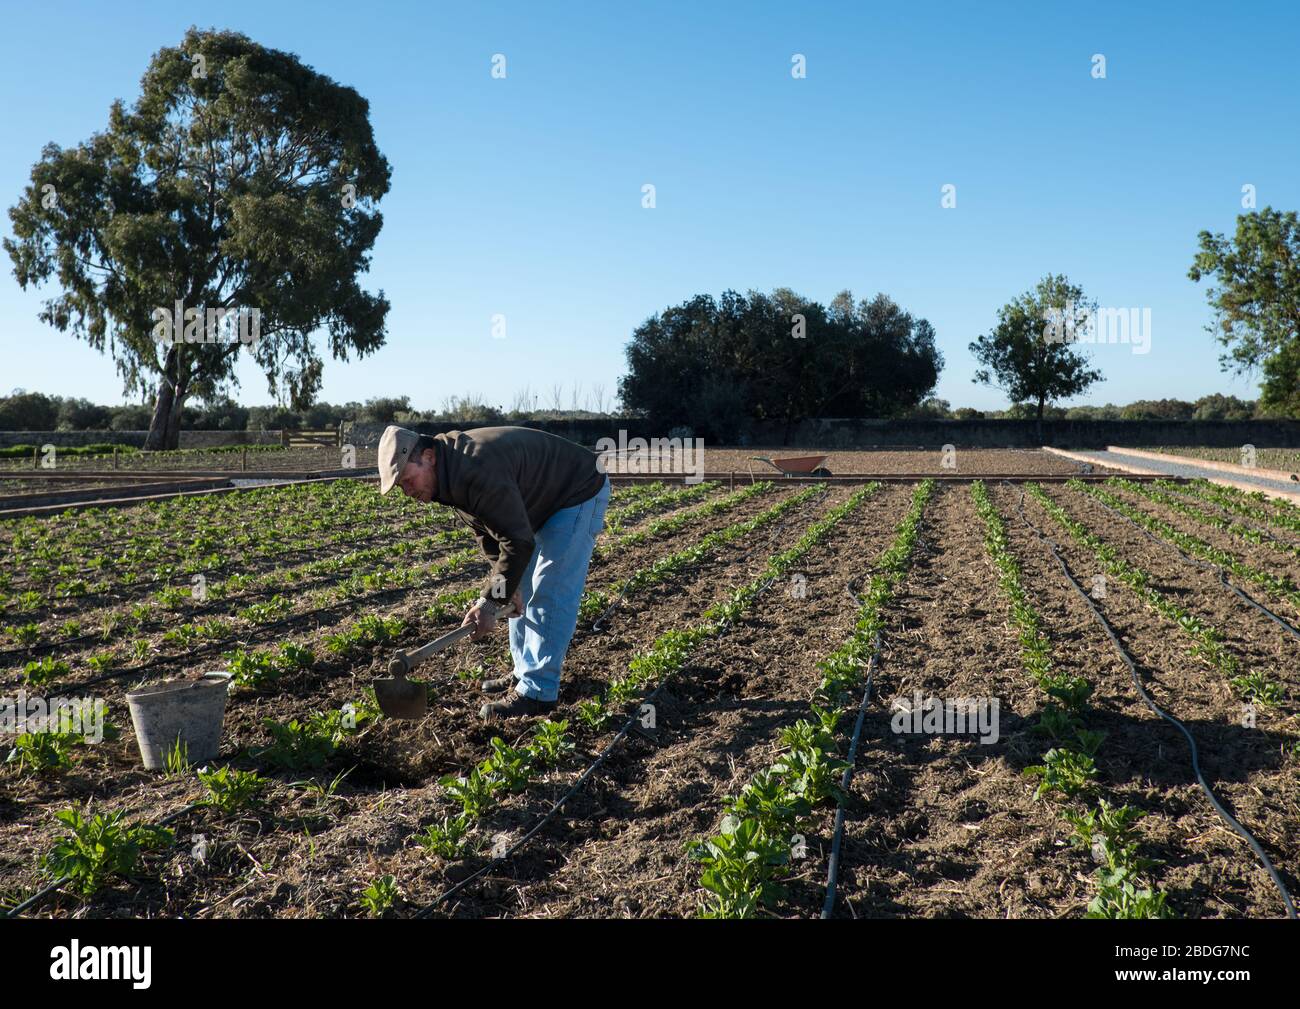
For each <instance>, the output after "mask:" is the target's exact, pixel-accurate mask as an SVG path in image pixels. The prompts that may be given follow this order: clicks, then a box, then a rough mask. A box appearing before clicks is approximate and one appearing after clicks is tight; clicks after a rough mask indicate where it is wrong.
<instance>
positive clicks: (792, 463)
mask: <svg viewBox="0 0 1300 1009" xmlns="http://www.w3.org/2000/svg"><path fill="white" fill-rule="evenodd" d="M749 458H750V459H752V460H754V461H755V462H765V463H767V464H768V465H769V466H771V467H772V468H773V469H774V470H776V471H777V472H778V473H780V474H781V475H782V476H830V475H831V471H830V470H828V469H827V468H826V467H825V465H823V464H824V463H825V462H826V460H827V459H829V458H830V455H829V454H827V455H795V456H787V457H785V458H784V459H769V458H768V457H767V456H765V455H751V456H750V457H749ZM749 476H750V478H751V479H753V476H754V467H753V466H751V467H750V468H749Z"/></svg>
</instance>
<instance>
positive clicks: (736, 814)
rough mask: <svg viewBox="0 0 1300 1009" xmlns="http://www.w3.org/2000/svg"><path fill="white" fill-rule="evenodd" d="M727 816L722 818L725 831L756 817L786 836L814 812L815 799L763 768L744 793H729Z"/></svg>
mask: <svg viewBox="0 0 1300 1009" xmlns="http://www.w3.org/2000/svg"><path fill="white" fill-rule="evenodd" d="M725 802H726V805H725V806H724V809H725V810H726V816H725V817H724V818H723V821H722V829H723V831H724V832H726V831H728V830H734V829H735V827H736V826H737V825H738V824H739V823H740V821H742V820H745V819H750V820H754V821H756V822H757V823H758V824H759V825H760V826H761V827H762V828H763V829H764V830H765V831H767V833H768V834H769V835H770V836H774V837H779V836H784V835H785V834H786V833H788V832H792V831H794V830H796V829H797V828H798V824H799V821H800V819H801V818H803V817H805V816H807V815H808V814H809V813H811V812H812V803H810V802H809V801H808V800H807V799H806V798H804V797H803V796H802V795H798V794H796V793H794V792H791V791H790V790H789V789H788V788H786V787H785V784H784V783H783V782H782V781H781V779H780V778H779V777H778V776H777V775H775V774H773V773H772V772H771V771H760V772H759V773H758V774H756V775H754V778H753V780H752V781H750V782H749V784H747V785H746V786H745V787H744V788H742V789H741V790H740V794H739V795H737V796H735V797H732V796H727V798H726V800H725Z"/></svg>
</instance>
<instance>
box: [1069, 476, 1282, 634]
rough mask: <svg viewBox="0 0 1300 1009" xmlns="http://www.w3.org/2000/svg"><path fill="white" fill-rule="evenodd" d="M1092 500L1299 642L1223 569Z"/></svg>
mask: <svg viewBox="0 0 1300 1009" xmlns="http://www.w3.org/2000/svg"><path fill="white" fill-rule="evenodd" d="M1089 496H1091V495H1089ZM1093 500H1094V501H1096V502H1097V503H1098V504H1099V505H1101V506H1102V507H1103V508H1105V509H1106V510H1107V511H1108V512H1110V513H1111V514H1112V515H1115V516H1116V517H1118V518H1122V519H1123V520H1124V521H1125V522H1127V523H1129V524H1130V525H1131V526H1133V528H1134V529H1136V530H1137V531H1138V532H1140V533H1141V534H1142V535H1143V536H1145V537H1146V538H1147V539H1149V540H1150V541H1151V542H1152V543H1155V544H1157V545H1159V546H1162V547H1167V548H1168V549H1170V550H1172V551H1174V552H1175V553H1176V554H1178V556H1179V557H1181V558H1182V559H1183V560H1185V561H1187V562H1188V563H1190V564H1195V565H1197V566H1198V567H1200V568H1204V569H1205V570H1207V571H1211V572H1213V573H1214V575H1215V576H1216V577H1217V578H1218V579H1219V584H1220V585H1222V586H1223V587H1224V588H1226V589H1230V590H1232V591H1233V592H1234V593H1236V594H1237V596H1238V597H1239V598H1240V599H1241V600H1242V602H1245V603H1248V604H1249V605H1251V606H1253V607H1255V609H1257V610H1259V612H1260V613H1262V614H1264V616H1266V617H1268V618H1269V619H1270V620H1272V621H1273V622H1274V623H1275V624H1277V625H1278V626H1279V627H1281V628H1282V629H1283V630H1284V631H1286V632H1287V633H1288V634H1290V635H1292V636H1293V637H1294V638H1296V639H1297V640H1300V629H1297V628H1296V627H1295V626H1294V625H1292V624H1291V623H1290V622H1289V621H1287V620H1285V619H1284V618H1282V617H1281V616H1279V615H1278V614H1276V613H1274V612H1273V611H1272V610H1271V609H1269V608H1268V607H1267V606H1265V605H1264V604H1263V603H1261V602H1260V601H1259V600H1258V599H1256V598H1255V597H1254V596H1252V595H1250V593H1248V592H1244V591H1243V590H1241V589H1239V588H1238V587H1237V586H1236V585H1233V584H1232V582H1230V581H1228V576H1227V574H1226V573H1225V572H1224V570H1223V568H1222V567H1220V566H1219V565H1218V564H1211V563H1210V562H1209V561H1205V560H1201V559H1200V558H1199V557H1193V556H1192V555H1191V554H1189V553H1185V552H1184V551H1183V549H1182V547H1180V546H1178V545H1177V544H1176V543H1170V542H1168V541H1167V540H1162V539H1160V537H1158V536H1155V535H1154V534H1152V533H1151V532H1150V531H1149V530H1147V529H1144V528H1143V527H1142V525H1141V524H1140V523H1138V522H1134V521H1133V519H1131V518H1129V517H1128V516H1127V515H1125V514H1124V513H1123V512H1122V511H1119V510H1118V509H1116V508H1112V507H1111V506H1110V505H1108V504H1107V503H1106V502H1105V501H1102V500H1101V499H1100V498H1093Z"/></svg>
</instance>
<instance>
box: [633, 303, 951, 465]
mask: <svg viewBox="0 0 1300 1009" xmlns="http://www.w3.org/2000/svg"><path fill="white" fill-rule="evenodd" d="M626 353H627V362H628V372H627V374H626V375H625V376H623V378H621V379H620V380H619V395H620V398H621V399H622V402H623V406H624V408H625V409H628V410H631V411H635V412H638V413H641V414H642V415H643V416H645V417H646V418H647V419H648V420H649V421H650V422H651V424H652V426H655V427H658V428H661V429H662V430H664V431H668V430H670V429H672V428H674V427H677V426H683V425H684V426H688V427H691V428H692V429H693V430H694V431H695V432H696V433H697V434H700V435H703V436H705V437H708V438H710V439H712V440H715V441H720V442H733V443H734V442H735V441H736V440H737V439H738V438H739V437H740V436H741V435H742V434H743V433H744V431H745V429H746V428H747V427H748V426H749V425H750V424H751V423H753V422H756V421H766V422H776V423H779V424H781V425H782V426H783V428H784V430H785V438H786V440H788V439H789V436H790V433H791V431H792V429H793V426H794V425H795V424H796V423H798V422H799V421H801V420H804V419H806V418H809V417H878V416H897V415H899V414H901V413H903V412H905V411H906V410H908V409H910V408H911V407H914V406H916V405H917V404H918V403H919V402H920V401H921V400H922V399H923V398H924V397H925V396H926V395H927V394H928V393H929V392H930V391H931V390H933V388H934V386H935V383H936V382H937V380H938V376H939V371H940V369H941V368H942V367H943V356H942V355H941V354H940V353H939V351H938V350H937V348H936V347H935V341H934V330H933V328H932V327H931V326H930V324H929V323H928V322H926V321H925V320H924V319H914V318H913V317H912V316H911V315H909V314H908V313H906V312H904V311H903V310H902V309H901V308H899V307H898V305H896V304H895V303H894V302H893V301H891V300H890V299H889V298H887V297H885V296H884V295H878V296H877V297H876V298H874V299H873V300H871V301H866V300H863V301H862V302H860V303H857V304H855V303H854V301H853V296H852V294H851V293H850V292H848V291H845V292H842V293H841V294H840V295H837V296H836V298H835V299H834V301H832V303H831V305H830V306H829V307H825V306H822V305H821V304H819V303H817V302H814V301H811V300H809V299H807V298H803V297H801V296H800V295H798V294H796V293H795V292H794V291H791V290H790V289H789V288H778V289H776V290H775V291H773V292H771V293H770V294H762V293H759V292H755V291H751V292H749V293H748V294H746V295H742V294H738V293H737V292H735V291H726V292H724V293H723V294H722V296H721V297H720V298H718V299H716V300H715V299H714V298H713V297H712V296H710V295H704V294H702V295H696V296H695V297H693V298H691V299H689V300H688V301H685V302H683V303H682V304H680V305H676V306H672V307H670V308H667V309H665V310H664V311H663V312H661V313H659V314H658V315H655V316H653V317H651V318H650V319H647V320H646V321H645V322H644V323H642V324H641V325H640V326H638V327H637V329H636V330H635V331H634V332H633V334H632V339H631V341H630V342H629V344H628V346H627V350H626Z"/></svg>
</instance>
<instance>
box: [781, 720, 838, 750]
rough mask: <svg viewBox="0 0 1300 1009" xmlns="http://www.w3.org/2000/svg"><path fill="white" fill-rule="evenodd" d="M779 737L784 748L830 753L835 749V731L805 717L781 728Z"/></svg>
mask: <svg viewBox="0 0 1300 1009" xmlns="http://www.w3.org/2000/svg"><path fill="white" fill-rule="evenodd" d="M817 710H820V709H817ZM779 738H780V742H781V746H782V748H784V749H787V750H821V751H822V752H823V753H829V752H831V751H833V750H834V749H835V736H834V734H833V732H831V731H828V730H826V729H825V728H823V727H822V726H821V725H818V724H814V723H813V722H810V721H808V720H807V719H805V718H801V719H799V720H798V721H797V722H795V723H794V724H793V725H787V726H786V727H785V728H784V729H782V730H781V734H780V737H779Z"/></svg>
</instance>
